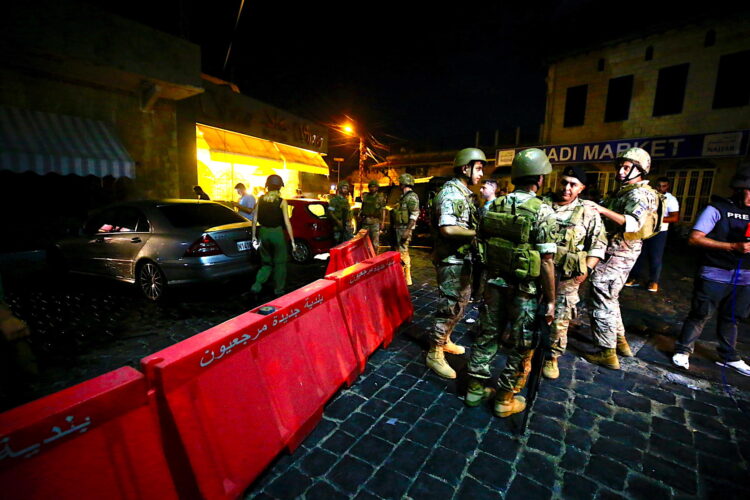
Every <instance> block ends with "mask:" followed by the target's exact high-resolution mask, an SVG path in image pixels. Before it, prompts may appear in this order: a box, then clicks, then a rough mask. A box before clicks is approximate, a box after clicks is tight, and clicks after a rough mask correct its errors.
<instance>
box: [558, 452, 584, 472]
mask: <svg viewBox="0 0 750 500" xmlns="http://www.w3.org/2000/svg"><path fill="white" fill-rule="evenodd" d="M588 459H589V455H588V454H587V453H584V452H583V451H581V450H578V449H576V448H573V447H572V446H566V447H565V455H563V457H562V459H561V460H560V466H561V467H562V468H563V469H565V470H569V471H571V472H579V471H582V470H583V468H584V466H585V465H586V462H588Z"/></svg>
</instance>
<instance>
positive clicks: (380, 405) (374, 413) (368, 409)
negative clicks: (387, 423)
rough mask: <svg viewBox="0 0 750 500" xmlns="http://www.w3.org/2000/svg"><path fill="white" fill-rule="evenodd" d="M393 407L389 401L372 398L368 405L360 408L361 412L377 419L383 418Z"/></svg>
mask: <svg viewBox="0 0 750 500" xmlns="http://www.w3.org/2000/svg"><path fill="white" fill-rule="evenodd" d="M390 407H391V404H390V403H389V402H387V401H383V400H380V399H375V398H370V399H369V400H368V401H367V403H365V404H363V405H362V406H360V408H359V411H361V412H362V413H364V414H366V415H370V416H371V417H375V418H376V419H378V418H380V417H382V416H383V414H384V413H385V412H387V411H388V409H389V408H390Z"/></svg>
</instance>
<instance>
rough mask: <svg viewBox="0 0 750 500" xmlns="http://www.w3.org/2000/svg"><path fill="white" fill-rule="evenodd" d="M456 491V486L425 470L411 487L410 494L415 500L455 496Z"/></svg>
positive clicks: (431, 499)
mask: <svg viewBox="0 0 750 500" xmlns="http://www.w3.org/2000/svg"><path fill="white" fill-rule="evenodd" d="M454 491H455V487H454V486H452V485H449V484H448V483H446V482H445V481H440V480H439V479H435V478H434V477H431V476H428V475H427V474H425V473H424V472H423V473H421V474H420V475H419V476H418V477H417V479H416V481H414V484H412V486H411V488H409V492H408V496H409V497H410V498H413V499H414V500H435V499H436V498H453V493H454Z"/></svg>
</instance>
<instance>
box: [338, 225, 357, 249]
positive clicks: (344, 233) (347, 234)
mask: <svg viewBox="0 0 750 500" xmlns="http://www.w3.org/2000/svg"><path fill="white" fill-rule="evenodd" d="M353 237H354V228H353V227H352V226H351V225H350V224H347V225H345V226H344V228H343V229H340V228H338V227H336V228H335V229H334V230H333V240H334V241H335V242H336V244H337V245H340V244H341V243H343V242H345V241H349V240H350V239H352V238H353Z"/></svg>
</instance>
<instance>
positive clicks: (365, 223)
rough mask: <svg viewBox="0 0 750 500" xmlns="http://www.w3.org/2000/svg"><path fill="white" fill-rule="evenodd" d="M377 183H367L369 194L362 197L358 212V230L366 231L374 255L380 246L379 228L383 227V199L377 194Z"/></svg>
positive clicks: (380, 194) (374, 181)
mask: <svg viewBox="0 0 750 500" xmlns="http://www.w3.org/2000/svg"><path fill="white" fill-rule="evenodd" d="M378 187H379V184H378V181H376V180H374V179H373V180H371V181H370V182H368V183H367V189H368V190H369V191H370V192H369V193H365V194H364V196H362V208H361V209H360V211H359V222H360V226H359V227H360V229H367V232H368V233H369V235H370V241H372V247H373V248H374V249H375V253H376V254H377V253H378V247H379V246H380V228H381V227H382V226H384V225H385V198H384V197H383V194H382V193H379V192H378Z"/></svg>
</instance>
